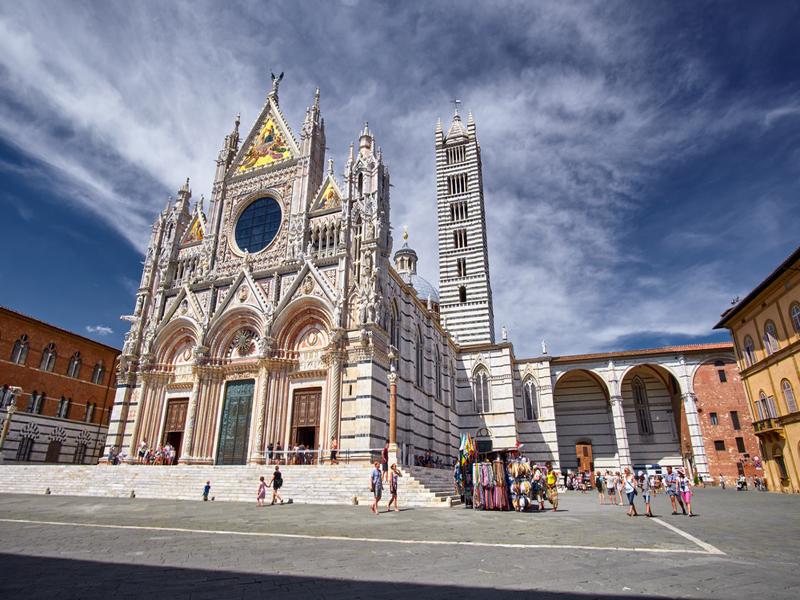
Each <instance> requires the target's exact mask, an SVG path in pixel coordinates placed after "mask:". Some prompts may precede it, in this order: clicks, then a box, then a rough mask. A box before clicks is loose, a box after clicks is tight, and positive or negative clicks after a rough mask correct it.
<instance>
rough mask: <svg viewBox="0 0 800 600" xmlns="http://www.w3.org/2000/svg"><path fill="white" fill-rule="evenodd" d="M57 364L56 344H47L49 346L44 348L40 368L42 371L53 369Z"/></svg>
mask: <svg viewBox="0 0 800 600" xmlns="http://www.w3.org/2000/svg"><path fill="white" fill-rule="evenodd" d="M55 366H56V345H55V344H54V343H53V342H50V343H49V344H47V347H46V348H45V349H44V350H42V362H41V363H39V368H40V369H41V370H42V371H52V370H53V367H55Z"/></svg>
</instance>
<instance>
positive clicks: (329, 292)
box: [275, 259, 336, 314]
mask: <svg viewBox="0 0 800 600" xmlns="http://www.w3.org/2000/svg"><path fill="white" fill-rule="evenodd" d="M306 276H310V277H311V278H312V279H313V280H314V282H315V283H316V285H317V286H318V287H319V288H320V289H321V290H322V293H323V297H324V299H325V300H327V301H328V302H329V303H330V304H331V306H333V305H334V304H335V303H336V292H335V291H334V289H333V288H332V287H331V284H330V282H329V281H328V279H327V278H326V277H325V276H324V275H322V273H320V272H319V269H317V268H316V267H315V266H314V265H313V264H311V261H309V260H308V259H306V261H305V263H304V264H303V267H302V268H301V269H300V271H299V272H298V273H297V276H296V277H295V278H294V281H292V285H290V286H289V289H288V290H286V293H284V294H283V296H282V297H281V299H280V301H279V302H278V307H277V308H276V309H275V313H276V314H278V313H280V311H282V310H283V309H284V308H286V306H287V305H288V304H289V303H290V302H291V301H292V300H294V299H295V297H297V296H301V295H304V290H302V289H300V288H301V286H302V285H304V284H305V281H306ZM298 292H299V293H298Z"/></svg>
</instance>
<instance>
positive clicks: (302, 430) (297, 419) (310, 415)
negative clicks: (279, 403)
mask: <svg viewBox="0 0 800 600" xmlns="http://www.w3.org/2000/svg"><path fill="white" fill-rule="evenodd" d="M321 402H322V389H321V388H312V389H304V390H295V392H294V403H293V408H292V438H291V444H292V445H293V446H299V445H300V444H302V445H304V446H305V447H306V448H316V446H317V444H318V443H319V412H320V404H321Z"/></svg>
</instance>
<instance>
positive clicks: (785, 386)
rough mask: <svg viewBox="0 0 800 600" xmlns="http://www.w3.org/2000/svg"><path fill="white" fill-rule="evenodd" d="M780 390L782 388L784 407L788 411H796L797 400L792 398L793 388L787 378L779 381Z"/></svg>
mask: <svg viewBox="0 0 800 600" xmlns="http://www.w3.org/2000/svg"><path fill="white" fill-rule="evenodd" d="M781 390H783V399H784V400H785V401H786V409H787V410H788V411H789V412H790V413H793V412H797V402H796V401H795V399H794V390H793V389H792V384H791V383H789V380H788V379H784V380H783V381H781Z"/></svg>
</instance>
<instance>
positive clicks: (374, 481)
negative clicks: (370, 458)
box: [369, 462, 383, 515]
mask: <svg viewBox="0 0 800 600" xmlns="http://www.w3.org/2000/svg"><path fill="white" fill-rule="evenodd" d="M369 489H370V491H371V492H372V506H370V507H369V509H370V510H371V511H372V512H374V513H375V514H376V515H377V514H378V502H380V501H381V496H382V495H383V477H382V476H381V470H380V463H377V462H376V463H375V468H374V469H372V472H371V473H370V475H369Z"/></svg>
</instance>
